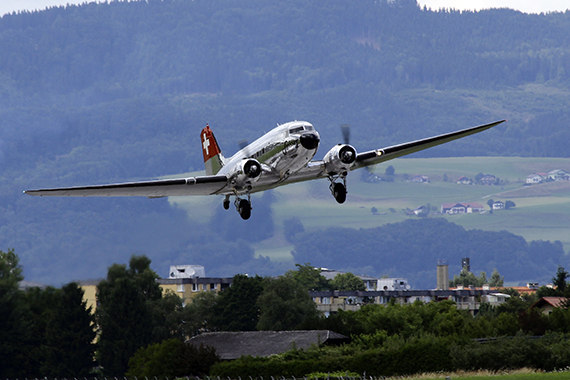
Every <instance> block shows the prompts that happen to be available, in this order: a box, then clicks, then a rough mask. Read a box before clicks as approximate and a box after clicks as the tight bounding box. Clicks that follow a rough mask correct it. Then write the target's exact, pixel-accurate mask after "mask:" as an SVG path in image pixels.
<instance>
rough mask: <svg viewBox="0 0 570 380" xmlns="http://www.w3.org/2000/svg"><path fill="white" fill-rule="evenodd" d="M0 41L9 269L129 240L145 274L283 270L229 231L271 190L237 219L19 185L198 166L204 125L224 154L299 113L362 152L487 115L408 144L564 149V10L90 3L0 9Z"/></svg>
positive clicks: (262, 226) (47, 271) (3, 223)
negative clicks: (149, 264)
mask: <svg viewBox="0 0 570 380" xmlns="http://www.w3.org/2000/svg"><path fill="white" fill-rule="evenodd" d="M0 51H2V54H1V55H0V167H1V168H2V170H1V171H0V248H4V249H8V248H15V249H17V251H18V252H19V253H20V255H21V259H22V262H23V263H24V267H25V268H26V269H25V270H26V273H25V275H26V278H27V279H29V280H35V281H43V282H48V283H61V282H64V281H69V280H72V279H78V278H86V277H93V276H94V277H99V276H102V275H103V273H104V270H105V268H106V266H107V265H108V264H109V262H111V260H114V259H120V258H122V259H125V258H127V257H129V255H130V254H132V253H133V252H143V253H147V254H149V255H151V256H152V257H153V259H154V260H155V262H157V263H159V266H160V268H162V270H164V271H165V270H166V269H165V268H167V265H169V264H173V263H181V262H183V263H189V262H192V263H195V264H203V262H200V261H206V264H208V269H209V273H210V274H212V275H231V274H233V273H235V272H236V271H238V272H249V273H255V272H258V273H263V274H276V273H282V272H283V270H284V269H285V268H287V265H288V266H289V267H290V266H291V265H292V263H285V264H284V263H274V262H271V261H270V260H268V259H265V258H256V257H255V254H254V252H253V249H252V248H251V246H250V245H249V244H250V243H251V239H253V240H254V241H255V240H261V239H262V238H263V236H268V234H269V235H270V234H271V233H272V230H271V228H272V226H273V219H272V215H271V209H270V204H271V202H272V200H271V199H263V200H261V201H260V202H258V203H257V204H258V205H259V206H257V207H260V208H262V207H268V208H266V209H265V210H266V212H264V213H261V212H260V213H258V215H259V217H258V219H257V220H255V221H252V222H251V223H250V224H243V223H242V224H241V225H240V224H238V223H236V222H237V220H234V219H233V218H234V217H235V215H229V214H221V215H220V216H219V218H217V219H214V220H215V222H206V221H204V222H203V223H195V222H190V221H189V220H188V219H187V217H186V215H185V213H184V212H183V211H182V210H180V209H177V208H174V207H172V206H170V205H169V204H168V203H167V202H166V201H165V200H152V201H149V200H143V199H128V200H124V199H121V200H112V199H104V200H99V199H88V200H85V199H49V200H46V199H30V198H28V197H24V196H23V195H22V194H21V191H22V190H23V189H26V188H32V187H44V186H45V187H47V186H65V185H76V184H77V185H79V184H89V183H98V182H113V181H125V180H134V179H146V178H155V177H159V176H163V175H167V174H175V173H182V172H188V171H195V170H201V169H202V167H203V164H202V158H201V155H200V151H199V149H198V146H199V145H198V144H199V143H198V136H197V135H198V132H199V130H200V129H201V128H202V126H203V125H204V124H205V123H207V122H209V123H210V125H211V126H212V127H213V128H214V129H215V131H216V135H217V137H218V139H219V140H220V142H221V145H222V149H223V150H224V151H225V152H227V155H229V154H230V153H232V152H233V151H235V150H236V148H237V144H238V143H237V142H238V141H240V140H244V139H246V140H252V139H254V138H255V137H256V136H258V135H259V134H260V133H262V132H264V131H267V130H268V129H270V128H271V127H272V126H274V125H275V123H279V122H286V121H289V120H293V119H307V120H309V121H311V122H313V123H314V125H315V126H316V128H317V129H318V130H319V131H320V133H321V136H322V144H323V146H324V147H327V146H332V145H333V144H335V143H337V142H338V139H339V138H340V136H339V131H338V126H339V125H340V124H342V123H350V124H351V125H352V126H353V130H354V133H353V135H354V137H353V143H354V145H355V146H358V147H359V149H370V148H378V147H382V146H386V145H390V144H393V143H399V142H403V141H407V140H411V139H415V138H420V137H427V136H429V135H432V134H436V133H443V132H447V131H450V130H453V129H458V128H462V127H468V126H473V125H477V124H482V123H485V122H490V121H494V120H497V119H503V118H507V119H509V123H508V124H505V125H504V126H501V128H497V129H496V130H493V131H490V132H489V133H487V134H485V135H481V136H474V137H470V138H469V139H465V140H461V141H458V142H454V143H452V144H447V145H445V146H442V147H438V148H435V149H432V150H429V151H426V152H425V153H423V154H424V156H427V155H435V156H450V155H451V156H452V155H523V156H552V157H568V155H569V150H568V148H567V141H570V129H569V128H568V122H567V120H568V119H569V116H570V115H569V112H570V111H569V110H568V108H567V107H566V105H567V104H568V103H569V101H570V92H569V85H570V15H569V14H568V12H567V13H553V14H546V15H526V14H522V13H520V12H515V11H511V10H506V9H501V10H490V11H481V12H458V11H453V10H452V11H438V12H432V11H428V10H426V9H421V8H420V7H418V6H417V4H416V3H415V1H413V0H397V1H384V0H382V1H372V0H358V1H351V2H348V1H346V0H334V1H329V2H326V3H320V2H304V1H298V0H295V1H291V2H266V1H258V0H256V1H243V0H238V1H232V2H228V1H227V0H214V1H210V0H208V1H206V0H197V1H178V0H148V1H136V2H110V3H108V4H95V3H91V4H85V5H81V6H68V7H54V8H51V9H48V10H46V11H42V12H23V13H19V14H13V15H6V16H3V17H2V18H0ZM324 151H326V149H324ZM324 151H323V152H320V155H319V153H318V154H317V156H318V158H320V157H321V156H322V154H323V153H324ZM217 212H218V211H216V210H214V211H213V212H212V213H213V214H214V213H216V216H218V214H217ZM212 224H213V225H212ZM251 231H254V232H253V233H252V232H251ZM246 233H247V235H245V234H246ZM251 235H255V236H253V238H251ZM236 236H238V237H239V236H242V237H243V236H248V239H247V240H246V239H239V238H236ZM206 241H215V242H216V243H215V244H216V246H215V247H213V246H212V245H210V246H208V244H206V243H205V242H206ZM369 249H372V247H369ZM556 249H557V248H556ZM297 251H298V250H297ZM207 252H215V253H216V255H221V256H220V257H224V258H225V259H224V260H223V262H224V267H223V268H220V267H218V266H219V263H220V260H218V261H217V262H216V261H214V262H212V264H210V261H207V260H208V257H212V255H208V254H207ZM525 252H528V250H527V251H525ZM557 252H558V251H557ZM228 257H229V258H228ZM304 259H305V258H303V260H304ZM311 262H314V260H311ZM315 264H318V263H316V262H315ZM214 265H216V267H212V266H214ZM425 265H427V266H430V265H431V262H430V263H426V264H425ZM549 265H550V263H549ZM387 267H388V268H392V267H393V265H391V264H389V265H388V266H387ZM499 269H500V271H501V273H503V272H506V269H503V268H499ZM385 270H386V269H385V267H383V268H381V269H377V271H378V272H382V271H385ZM488 270H492V268H491V269H488ZM545 271H546V272H548V271H552V268H551V267H549V268H546V269H545ZM391 273H393V272H391ZM542 273H544V272H542ZM517 276H518V277H515V278H516V279H520V278H522V276H523V275H522V273H518V274H517Z"/></svg>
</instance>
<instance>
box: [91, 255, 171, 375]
mask: <svg viewBox="0 0 570 380" xmlns="http://www.w3.org/2000/svg"><path fill="white" fill-rule="evenodd" d="M157 278H158V275H157V274H156V273H155V272H153V271H152V270H151V269H150V260H149V259H148V258H147V257H145V256H132V257H131V260H130V261H129V268H128V269H127V268H126V266H125V265H119V264H114V265H112V266H111V267H110V268H109V270H108V273H107V278H106V279H105V280H103V281H101V283H99V286H98V287H97V294H98V302H99V306H98V307H97V322H98V324H99V328H100V329H101V335H100V337H99V342H98V361H99V364H100V365H101V366H102V367H103V371H104V373H105V374H109V375H114V376H118V375H123V374H124V373H125V371H126V370H127V365H128V361H129V358H130V357H131V356H132V355H133V354H134V353H135V352H136V350H138V349H139V348H140V347H144V346H146V345H148V344H150V343H153V313H152V308H151V305H152V303H153V302H156V301H158V300H160V298H161V290H160V287H159V286H158V283H157V282H156V279H157Z"/></svg>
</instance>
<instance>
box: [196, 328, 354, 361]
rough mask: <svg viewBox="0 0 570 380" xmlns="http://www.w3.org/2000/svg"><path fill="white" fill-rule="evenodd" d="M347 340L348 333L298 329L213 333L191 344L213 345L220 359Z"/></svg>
mask: <svg viewBox="0 0 570 380" xmlns="http://www.w3.org/2000/svg"><path fill="white" fill-rule="evenodd" d="M347 341H348V338H347V337H346V336H344V335H341V334H338V333H335V332H333V331H330V330H298V331H241V332H212V333H204V334H200V335H197V336H195V337H193V338H191V339H189V340H188V341H187V343H189V344H192V345H194V346H199V345H201V344H203V345H204V346H209V347H213V348H214V349H215V350H216V353H217V354H218V355H219V356H220V359H224V360H229V359H237V358H239V357H241V356H247V355H249V356H262V357H263V356H269V355H274V354H281V353H283V352H286V351H289V350H291V349H293V348H299V349H308V348H309V347H311V346H312V345H323V344H339V343H344V342H347Z"/></svg>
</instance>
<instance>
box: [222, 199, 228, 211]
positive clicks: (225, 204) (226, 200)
mask: <svg viewBox="0 0 570 380" xmlns="http://www.w3.org/2000/svg"><path fill="white" fill-rule="evenodd" d="M223 205H224V209H225V210H227V209H229V208H230V199H229V198H227V199H224V203H223Z"/></svg>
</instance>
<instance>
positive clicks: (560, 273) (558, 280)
mask: <svg viewBox="0 0 570 380" xmlns="http://www.w3.org/2000/svg"><path fill="white" fill-rule="evenodd" d="M568 276H569V275H568V272H566V270H565V269H564V267H561V266H559V267H558V270H557V271H556V276H554V277H553V278H552V284H553V285H554V286H555V287H556V291H557V293H558V295H563V294H564V291H565V290H566V279H567V278H568Z"/></svg>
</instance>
